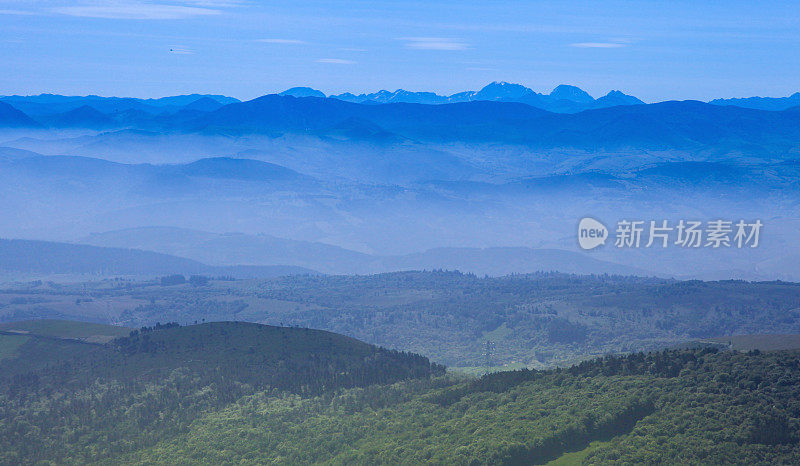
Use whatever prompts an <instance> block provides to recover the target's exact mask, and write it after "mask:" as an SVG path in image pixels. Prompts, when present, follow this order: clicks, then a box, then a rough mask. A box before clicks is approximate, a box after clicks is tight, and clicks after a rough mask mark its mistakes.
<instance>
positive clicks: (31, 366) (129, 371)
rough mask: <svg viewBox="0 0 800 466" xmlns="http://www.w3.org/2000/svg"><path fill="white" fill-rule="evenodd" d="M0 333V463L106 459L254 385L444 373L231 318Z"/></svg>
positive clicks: (280, 389) (304, 388)
mask: <svg viewBox="0 0 800 466" xmlns="http://www.w3.org/2000/svg"><path fill="white" fill-rule="evenodd" d="M19 338H25V340H24V341H21V342H20V341H19V340H18V339H19ZM7 339H15V340H14V341H13V342H12V344H13V346H14V347H13V351H10V352H8V353H9V354H7V357H5V358H4V359H2V360H0V464H18V463H20V462H23V463H29V462H30V463H35V462H37V461H45V462H48V461H54V462H56V463H78V464H80V463H86V462H93V461H101V460H104V459H111V458H114V457H116V456H118V455H120V454H122V453H125V452H129V451H133V450H136V449H139V448H144V447H147V446H149V445H151V444H153V443H155V442H157V441H160V440H162V439H164V438H169V437H170V436H172V435H175V434H176V433H178V432H181V431H182V430H183V429H185V428H186V427H187V426H188V425H189V424H190V423H191V422H192V421H193V420H195V419H197V418H198V417H199V416H201V415H203V414H204V413H207V412H213V411H214V410H217V409H220V408H224V407H225V406H228V405H229V404H230V403H233V402H235V401H236V400H238V399H240V398H241V397H244V396H248V395H252V394H253V393H259V392H265V391H266V393H275V394H278V393H287V394H288V393H292V394H297V395H298V396H303V397H310V396H316V395H320V394H323V393H326V392H330V391H331V390H335V389H339V388H349V387H359V386H367V385H372V384H387V383H393V382H396V381H399V380H404V379H411V378H427V377H429V376H431V375H436V374H442V373H443V368H442V367H440V366H436V365H432V364H431V363H429V362H428V360H427V359H426V358H424V357H422V356H417V355H413V354H408V353H401V352H397V351H390V350H385V349H382V348H377V347H375V346H372V345H368V344H366V343H362V342H360V341H358V340H354V339H352V338H349V337H345V336H342V335H337V334H333V333H330V332H325V331H319V330H309V329H301V328H285V327H272V326H266V325H259V324H250V323H240V322H215V323H208V324H201V325H193V326H188V327H179V326H177V325H176V324H168V325H157V326H155V327H149V328H142V329H141V330H136V331H133V332H130V335H129V336H127V337H122V338H118V339H115V340H113V341H111V342H110V343H107V344H102V345H101V344H90V343H84V342H81V341H78V340H74V339H64V338H60V337H56V336H50V335H37V334H34V333H30V334H23V335H20V334H0V347H2V346H3V341H5V340H7Z"/></svg>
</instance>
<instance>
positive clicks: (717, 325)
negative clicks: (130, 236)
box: [0, 271, 800, 373]
mask: <svg viewBox="0 0 800 466" xmlns="http://www.w3.org/2000/svg"><path fill="white" fill-rule="evenodd" d="M181 278H183V277H181ZM187 278H188V279H184V280H177V279H176V277H174V276H173V277H163V280H162V279H158V280H154V281H129V280H105V281H97V282H89V283H72V284H69V283H66V284H64V283H52V282H51V283H48V282H29V283H18V284H16V285H13V286H12V285H9V286H6V287H5V288H4V289H2V290H0V322H2V321H12V320H20V319H29V318H61V319H64V318H67V319H78V320H89V321H95V322H103V323H110V322H114V323H118V324H121V325H126V326H129V327H140V326H150V325H153V324H155V323H156V322H159V321H161V322H163V321H165V320H168V321H175V322H180V323H182V324H191V323H194V322H202V321H204V320H205V321H219V320H237V321H249V322H259V323H265V324H270V325H277V326H300V327H310V328H318V329H324V330H329V331H332V332H336V333H341V334H344V335H348V336H351V337H354V338H357V339H359V340H361V341H365V342H368V343H371V344H375V345H380V346H384V347H387V348H394V349H398V350H404V351H410V352H414V353H418V354H423V355H425V356H427V357H429V358H431V360H433V361H436V362H438V363H442V364H447V365H448V366H450V367H470V366H472V367H478V369H477V371H479V373H480V372H482V371H483V368H484V367H485V366H487V365H488V366H509V365H510V366H511V367H535V368H539V369H543V368H547V367H554V366H559V365H562V366H563V365H565V364H566V365H569V364H573V363H576V362H579V361H581V360H583V359H586V358H588V357H596V356H601V355H603V354H606V353H620V352H631V351H649V350H655V349H660V348H664V347H667V346H670V345H674V344H677V343H682V342H689V341H696V340H703V339H708V338H715V337H724V336H728V335H749V334H763V333H770V334H794V333H800V285H798V284H796V283H787V282H746V281H717V282H704V281H675V280H663V279H656V278H636V277H620V276H607V275H603V276H597V275H595V276H591V275H589V276H576V275H566V274H560V273H538V274H531V275H511V276H506V277H478V276H475V275H471V274H462V273H458V272H443V271H429V272H399V273H388V274H378V275H363V276H358V275H356V276H312V275H308V276H302V275H301V276H291V277H282V278H275V279H269V280H232V279H229V278H226V277H211V279H210V280H207V281H206V280H204V279H202V278H201V277H194V278H192V277H187ZM487 348H488V349H490V351H487Z"/></svg>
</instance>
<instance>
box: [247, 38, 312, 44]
mask: <svg viewBox="0 0 800 466" xmlns="http://www.w3.org/2000/svg"><path fill="white" fill-rule="evenodd" d="M256 42H264V43H267V44H285V45H302V44H307V42H306V41H304V40H298V39H256Z"/></svg>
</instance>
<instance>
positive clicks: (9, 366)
mask: <svg viewBox="0 0 800 466" xmlns="http://www.w3.org/2000/svg"><path fill="white" fill-rule="evenodd" d="M64 329H67V330H64ZM115 331H116V330H111V331H104V329H103V328H99V327H97V326H95V327H91V328H88V329H87V330H86V332H84V334H81V333H80V332H78V331H76V330H75V329H74V326H73V327H69V326H67V325H66V324H63V323H60V322H58V321H48V322H47V323H46V324H40V325H38V326H36V325H34V324H30V323H19V324H10V325H5V326H2V327H0V374H2V375H0V378H1V379H2V380H0V382H2V383H0V464H9V465H11V464H20V463H22V464H28V463H42V464H51V463H58V464H86V463H97V464H187V463H202V464H266V463H273V464H343V465H344V464H348V465H349V464H399V463H402V464H423V463H426V464H430V463H433V464H476V465H477V464H545V463H547V462H549V461H553V460H555V461H565V460H566V459H567V458H569V460H570V461H573V462H576V463H585V464H608V463H623V464H654V463H666V464H678V463H688V464H797V462H798V461H800V415H799V414H798V413H800V352H797V351H777V352H760V351H750V352H736V351H727V350H720V349H718V348H716V347H698V348H689V349H672V350H662V351H657V352H649V353H632V354H628V355H621V356H605V357H602V358H595V359H591V360H587V361H584V362H582V363H580V364H577V365H573V366H570V367H567V368H557V369H549V370H530V369H524V370H517V371H507V372H497V373H491V374H487V375H484V376H482V377H480V378H471V377H466V376H461V375H458V374H453V373H450V374H445V373H444V370H443V368H442V367H441V366H437V365H435V364H431V363H429V362H428V360H427V359H425V358H423V357H421V356H416V355H413V354H407V353H399V352H396V351H389V350H383V349H380V348H377V347H374V346H370V345H367V344H364V343H361V342H358V341H356V340H353V339H351V338H348V337H343V336H340V335H336V334H332V333H329V332H321V331H314V330H308V329H302V328H279V327H270V326H262V325H256V324H244V323H231V322H229V323H213V324H200V325H192V326H187V327H182V326H178V325H177V324H164V325H162V324H159V325H156V326H151V327H145V328H140V329H138V330H133V331H130V332H129V333H128V335H127V336H122V337H118V338H116V339H113V340H111V341H110V342H109V343H106V344H89V343H85V342H82V341H80V340H81V339H82V338H84V337H85V336H87V335H89V334H92V335H96V334H98V333H104V332H105V333H114V332H115ZM26 332H27V333H26ZM59 332H62V333H63V334H64V335H62V336H59ZM67 333H68V334H69V336H68V337H67V336H65V335H66V334H67ZM11 346H13V348H12V349H11V350H9V349H8V348H10V347H11ZM3 347H5V348H6V350H5V352H3V350H2V349H3Z"/></svg>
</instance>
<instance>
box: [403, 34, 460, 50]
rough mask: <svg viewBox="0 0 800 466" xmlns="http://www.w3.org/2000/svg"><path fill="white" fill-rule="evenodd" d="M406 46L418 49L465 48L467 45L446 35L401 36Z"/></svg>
mask: <svg viewBox="0 0 800 466" xmlns="http://www.w3.org/2000/svg"><path fill="white" fill-rule="evenodd" d="M400 40H403V41H405V42H406V47H408V48H410V49H419V50H465V49H466V48H467V47H468V45H467V44H466V43H464V42H462V41H460V40H458V39H452V38H448V37H402V38H401V39H400Z"/></svg>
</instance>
